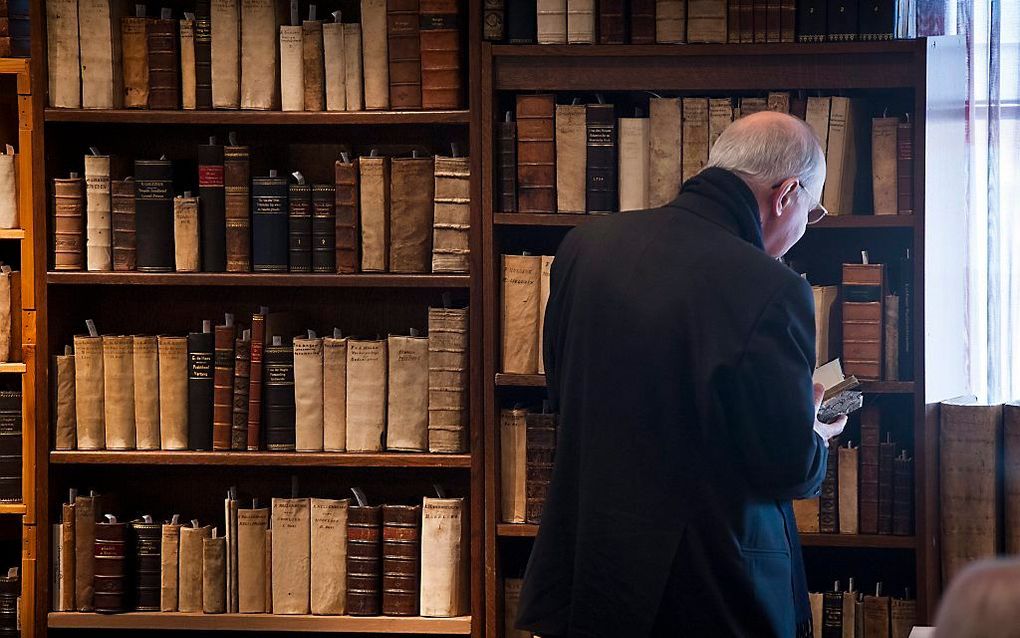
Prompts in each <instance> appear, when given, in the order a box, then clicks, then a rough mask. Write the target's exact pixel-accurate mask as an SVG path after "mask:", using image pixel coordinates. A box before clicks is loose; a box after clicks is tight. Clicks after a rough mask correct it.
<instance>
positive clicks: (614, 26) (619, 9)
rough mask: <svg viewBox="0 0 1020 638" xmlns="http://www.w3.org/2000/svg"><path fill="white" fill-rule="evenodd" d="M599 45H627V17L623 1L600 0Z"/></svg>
mask: <svg viewBox="0 0 1020 638" xmlns="http://www.w3.org/2000/svg"><path fill="white" fill-rule="evenodd" d="M598 5H599V6H598V15H599V27H598V36H599V37H598V42H599V44H626V43H627V16H626V15H625V14H624V1H623V0H598Z"/></svg>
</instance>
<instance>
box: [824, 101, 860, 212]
mask: <svg viewBox="0 0 1020 638" xmlns="http://www.w3.org/2000/svg"><path fill="white" fill-rule="evenodd" d="M859 109H860V107H859V106H858V105H857V102H856V100H855V99H851V98H847V97H835V96H834V97H833V98H832V107H831V110H830V112H829V144H828V149H827V150H826V153H825V160H826V164H827V167H828V168H827V171H826V173H825V188H824V191H823V193H822V203H823V204H825V207H826V208H828V209H829V211H830V213H831V214H836V215H840V214H841V215H849V214H852V213H853V212H854V186H855V182H856V181H857V168H858V162H857V138H858V132H857V128H858V126H857V119H858V118H857V115H856V112H857V111H858V110H859Z"/></svg>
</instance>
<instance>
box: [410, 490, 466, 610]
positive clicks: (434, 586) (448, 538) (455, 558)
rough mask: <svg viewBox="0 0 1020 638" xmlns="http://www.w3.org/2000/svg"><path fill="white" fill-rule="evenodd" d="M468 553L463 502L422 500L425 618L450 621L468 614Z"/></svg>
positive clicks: (440, 499)
mask: <svg viewBox="0 0 1020 638" xmlns="http://www.w3.org/2000/svg"><path fill="white" fill-rule="evenodd" d="M468 551H469V544H468V520H467V512H466V510H465V501H464V499H462V498H428V497H426V498H425V499H423V502H422V527H421V615H422V616H426V617H435V618H449V617H453V616H463V615H464V614H466V613H467V610H468V601H469V589H470V577H469V574H468V563H467V553H468Z"/></svg>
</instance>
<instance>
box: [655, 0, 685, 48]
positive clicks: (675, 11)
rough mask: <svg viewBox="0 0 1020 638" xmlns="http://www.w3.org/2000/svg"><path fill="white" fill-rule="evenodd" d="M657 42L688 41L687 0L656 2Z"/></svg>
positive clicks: (661, 0) (659, 0) (678, 42)
mask: <svg viewBox="0 0 1020 638" xmlns="http://www.w3.org/2000/svg"><path fill="white" fill-rule="evenodd" d="M655 41H656V42H657V43H659V44H680V43H683V42H686V41H687V0H656V1H655Z"/></svg>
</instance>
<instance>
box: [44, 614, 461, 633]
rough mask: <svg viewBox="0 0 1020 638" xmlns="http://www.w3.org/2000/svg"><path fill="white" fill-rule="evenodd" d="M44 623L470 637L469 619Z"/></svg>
mask: <svg viewBox="0 0 1020 638" xmlns="http://www.w3.org/2000/svg"><path fill="white" fill-rule="evenodd" d="M47 620H48V622H47V625H48V626H49V628H50V629H134V630H147V629H161V630H178V631H183V630H204V631H283V632H288V633H291V632H334V633H372V634H374V633H379V634H382V633H386V634H432V635H453V634H458V635H460V634H470V633H471V617H470V616H460V617H456V618H419V617H411V618H401V617H395V616H394V617H385V616H371V617H356V616H307V615H300V616H283V615H274V614H199V613H183V612H131V613H125V614H91V613H79V612H52V613H50V614H49V615H48V617H47Z"/></svg>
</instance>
